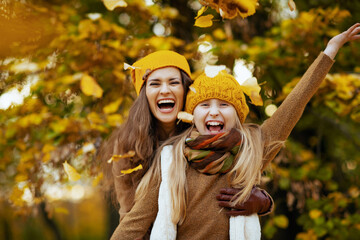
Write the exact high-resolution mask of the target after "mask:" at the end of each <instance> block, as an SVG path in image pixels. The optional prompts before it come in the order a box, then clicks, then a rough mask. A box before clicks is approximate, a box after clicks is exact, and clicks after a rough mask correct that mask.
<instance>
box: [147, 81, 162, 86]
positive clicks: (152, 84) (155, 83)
mask: <svg viewBox="0 0 360 240" xmlns="http://www.w3.org/2000/svg"><path fill="white" fill-rule="evenodd" d="M159 85H160V83H159V82H156V81H150V82H149V86H159Z"/></svg>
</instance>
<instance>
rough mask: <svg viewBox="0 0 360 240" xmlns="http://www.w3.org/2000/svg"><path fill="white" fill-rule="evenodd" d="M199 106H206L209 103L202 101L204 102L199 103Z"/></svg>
mask: <svg viewBox="0 0 360 240" xmlns="http://www.w3.org/2000/svg"><path fill="white" fill-rule="evenodd" d="M200 106H202V107H208V106H210V105H209V103H207V102H204V103H200Z"/></svg>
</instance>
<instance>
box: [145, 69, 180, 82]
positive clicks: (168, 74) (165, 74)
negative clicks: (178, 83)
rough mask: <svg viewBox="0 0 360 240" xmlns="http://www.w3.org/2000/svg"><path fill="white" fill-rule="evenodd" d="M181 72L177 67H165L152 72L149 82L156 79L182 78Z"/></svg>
mask: <svg viewBox="0 0 360 240" xmlns="http://www.w3.org/2000/svg"><path fill="white" fill-rule="evenodd" d="M180 77H181V75H180V70H179V69H178V68H176V67H164V68H159V69H156V70H154V71H152V72H151V73H150V74H149V76H148V78H147V80H154V79H163V78H165V79H167V78H180Z"/></svg>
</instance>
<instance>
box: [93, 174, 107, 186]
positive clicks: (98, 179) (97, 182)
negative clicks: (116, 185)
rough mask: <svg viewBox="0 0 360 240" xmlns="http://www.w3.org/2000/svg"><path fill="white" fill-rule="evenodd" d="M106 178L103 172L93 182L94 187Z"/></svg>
mask: <svg viewBox="0 0 360 240" xmlns="http://www.w3.org/2000/svg"><path fill="white" fill-rule="evenodd" d="M103 178H104V174H103V172H100V173H99V174H98V175H97V176H96V177H95V178H94V180H93V181H92V186H93V187H96V186H97V185H99V183H100V181H101V180H102V179H103Z"/></svg>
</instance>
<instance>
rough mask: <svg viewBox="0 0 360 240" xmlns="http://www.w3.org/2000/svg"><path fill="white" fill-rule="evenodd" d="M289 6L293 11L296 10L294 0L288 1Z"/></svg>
mask: <svg viewBox="0 0 360 240" xmlns="http://www.w3.org/2000/svg"><path fill="white" fill-rule="evenodd" d="M288 6H289V8H290V10H291V11H294V10H296V5H295V2H294V0H289V1H288Z"/></svg>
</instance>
